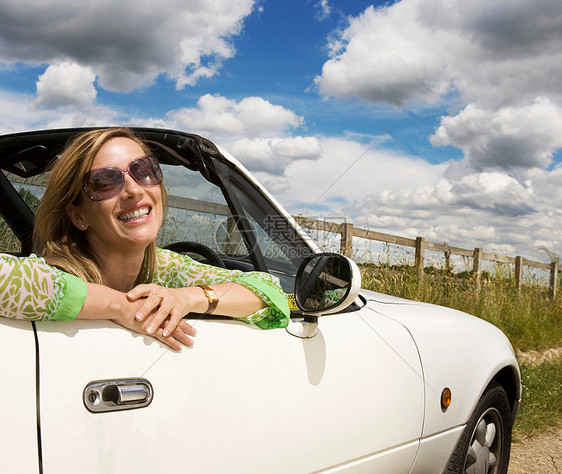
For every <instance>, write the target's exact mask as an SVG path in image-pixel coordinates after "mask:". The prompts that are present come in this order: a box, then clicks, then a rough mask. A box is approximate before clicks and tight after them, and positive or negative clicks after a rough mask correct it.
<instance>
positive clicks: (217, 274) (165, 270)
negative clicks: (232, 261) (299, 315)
mask: <svg viewBox="0 0 562 474" xmlns="http://www.w3.org/2000/svg"><path fill="white" fill-rule="evenodd" d="M157 259H158V267H157V271H156V274H155V276H154V280H153V283H154V284H152V285H140V286H138V287H136V288H134V289H133V290H131V291H130V292H129V293H128V295H129V298H130V299H131V301H134V300H136V299H137V298H139V297H140V296H142V297H145V298H146V306H145V307H144V308H143V309H142V311H141V314H140V315H139V317H140V318H144V317H145V315H146V314H147V313H148V312H150V311H153V310H154V309H155V304H156V303H157V302H159V301H160V297H162V298H163V299H162V304H161V307H160V313H159V314H158V316H157V317H156V318H155V319H154V322H155V323H157V322H158V321H161V320H162V319H163V318H166V317H169V318H170V323H171V324H172V326H171V327H173V324H175V322H176V321H177V320H178V319H179V318H181V317H183V316H185V314H187V312H194V313H199V314H202V313H204V312H205V311H206V310H207V308H208V301H207V298H206V297H205V294H204V293H203V290H201V289H200V288H198V287H197V285H208V286H211V288H212V289H214V290H215V293H216V294H217V296H218V297H219V304H218V306H217V308H216V309H215V311H213V313H214V314H220V315H222V316H231V317H235V318H240V319H242V320H243V321H245V322H248V323H253V324H256V325H257V326H259V327H260V328H262V329H272V328H283V327H286V326H287V324H288V323H289V316H290V311H289V306H288V303H287V299H286V297H285V294H284V293H283V290H282V289H281V286H280V284H279V280H278V279H277V278H275V277H274V276H272V275H269V274H267V273H262V272H248V273H243V272H241V271H239V270H227V269H224V268H218V267H213V266H210V265H205V264H202V263H199V262H196V261H195V260H193V259H191V258H190V257H188V256H185V255H181V254H178V253H175V252H172V251H169V250H162V249H158V251H157ZM164 287H165V288H164ZM176 290H181V291H176ZM167 329H168V328H166V330H167Z"/></svg>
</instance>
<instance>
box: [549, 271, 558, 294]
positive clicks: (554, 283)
mask: <svg viewBox="0 0 562 474" xmlns="http://www.w3.org/2000/svg"><path fill="white" fill-rule="evenodd" d="M557 287H558V262H552V263H551V264H550V288H549V293H550V298H551V299H552V301H554V298H556V289H557Z"/></svg>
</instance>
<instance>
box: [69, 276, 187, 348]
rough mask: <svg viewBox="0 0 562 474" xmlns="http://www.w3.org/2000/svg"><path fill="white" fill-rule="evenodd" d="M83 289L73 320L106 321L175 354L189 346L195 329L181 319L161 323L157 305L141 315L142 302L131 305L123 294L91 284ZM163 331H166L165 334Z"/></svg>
mask: <svg viewBox="0 0 562 474" xmlns="http://www.w3.org/2000/svg"><path fill="white" fill-rule="evenodd" d="M86 287H87V292H86V297H85V299H84V304H83V305H82V307H81V308H80V311H79V312H78V314H77V316H76V319H110V320H112V321H114V322H116V323H117V324H119V325H121V326H123V327H125V328H127V329H131V330H132V331H135V332H137V333H140V334H148V335H149V336H152V337H154V338H156V339H158V340H159V341H160V342H163V343H164V344H166V345H167V346H169V347H171V348H172V349H174V350H176V351H181V345H182V344H183V345H185V346H192V345H193V341H192V340H191V339H190V338H189V337H188V336H195V334H196V331H195V329H194V328H193V327H191V325H189V324H188V323H187V322H186V321H184V320H182V319H181V318H179V319H178V320H174V321H173V322H170V321H167V320H166V319H165V318H164V319H161V318H160V317H159V310H160V309H161V308H160V305H157V306H156V307H154V309H153V310H152V311H146V310H145V313H147V314H145V313H141V311H140V310H141V308H143V307H145V306H146V302H145V301H144V298H139V299H138V300H136V301H131V300H129V299H128V298H127V295H126V294H125V293H121V292H120V291H117V290H113V289H111V288H109V287H107V286H103V285H97V284H95V283H86ZM140 314H143V316H142V318H139V315H140ZM147 316H148V317H147ZM164 329H167V332H166V334H164Z"/></svg>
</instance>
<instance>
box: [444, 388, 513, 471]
mask: <svg viewBox="0 0 562 474" xmlns="http://www.w3.org/2000/svg"><path fill="white" fill-rule="evenodd" d="M511 430H512V424H511V408H510V405H509V400H508V398H507V395H506V393H505V391H504V389H503V388H502V387H501V385H499V384H498V383H496V382H492V383H491V384H490V385H489V386H488V388H487V389H486V391H485V392H484V394H483V395H482V398H480V400H479V402H478V404H477V405H476V408H475V409H474V412H473V413H472V415H471V417H470V419H469V420H468V423H467V425H466V428H465V430H464V431H463V434H462V436H461V439H460V440H459V442H458V444H457V447H456V448H455V451H454V452H453V454H452V456H451V458H450V459H449V465H448V467H447V471H446V472H448V473H467V474H472V473H475V474H488V473H489V474H505V473H507V466H508V464H509V453H510V449H511Z"/></svg>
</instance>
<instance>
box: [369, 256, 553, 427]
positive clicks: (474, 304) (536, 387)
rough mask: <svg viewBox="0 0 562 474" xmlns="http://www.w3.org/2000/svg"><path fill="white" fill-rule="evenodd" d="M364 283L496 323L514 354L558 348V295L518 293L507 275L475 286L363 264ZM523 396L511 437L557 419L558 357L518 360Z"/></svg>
mask: <svg viewBox="0 0 562 474" xmlns="http://www.w3.org/2000/svg"><path fill="white" fill-rule="evenodd" d="M362 273H363V287H364V288H366V289H370V290H373V291H378V292H381V293H387V294H390V295H393V296H398V297H402V298H408V299H413V300H417V301H423V302H426V303H432V304H437V305H440V306H447V307H450V308H454V309H458V310H461V311H464V312H466V313H470V314H473V315H475V316H478V317H480V318H482V319H485V320H486V321H489V322H491V323H492V324H494V325H495V326H497V327H499V328H500V329H501V330H502V331H503V332H504V333H505V334H506V335H507V337H508V338H509V340H510V341H511V343H512V345H513V347H514V348H515V350H516V351H517V352H524V351H528V350H538V351H540V350H543V349H549V348H559V347H562V295H561V292H560V291H559V293H558V294H559V296H558V297H557V298H556V300H555V301H551V300H550V299H549V296H548V291H547V289H546V288H544V287H540V286H529V287H525V288H524V289H523V290H522V291H520V292H518V291H517V290H516V289H515V285H514V283H513V281H512V280H511V279H510V278H504V277H498V278H495V279H490V280H488V281H486V282H485V284H483V285H481V288H480V289H479V290H477V289H476V288H475V286H474V285H473V284H472V283H471V282H470V281H469V280H467V281H464V282H463V281H461V282H459V281H458V280H454V281H453V280H452V279H448V278H443V277H442V276H439V277H437V278H435V277H431V276H428V275H424V277H423V278H421V279H420V278H419V277H418V275H417V273H416V272H415V271H414V269H412V268H407V267H404V268H401V269H400V270H397V269H396V268H391V267H385V266H377V267H376V268H373V267H363V268H362ZM521 373H522V378H523V400H522V405H521V411H520V413H519V417H518V419H517V423H516V425H515V434H514V436H515V437H517V436H520V435H532V434H535V433H537V432H543V431H545V430H547V429H548V428H549V427H551V426H558V425H560V424H561V423H562V357H558V358H557V359H554V360H552V361H548V362H543V363H541V364H533V363H522V364H521Z"/></svg>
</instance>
